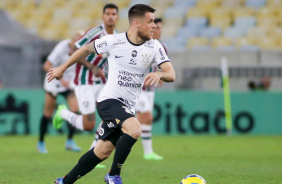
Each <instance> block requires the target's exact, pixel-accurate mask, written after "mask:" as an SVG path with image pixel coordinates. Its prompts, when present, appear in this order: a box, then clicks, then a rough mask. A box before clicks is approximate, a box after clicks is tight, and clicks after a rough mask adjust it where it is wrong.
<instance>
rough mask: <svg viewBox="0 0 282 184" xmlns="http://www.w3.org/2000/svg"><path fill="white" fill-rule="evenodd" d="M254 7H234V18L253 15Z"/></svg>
mask: <svg viewBox="0 0 282 184" xmlns="http://www.w3.org/2000/svg"><path fill="white" fill-rule="evenodd" d="M254 13H255V12H254V9H252V8H236V9H235V10H234V11H233V17H234V19H237V18H241V17H251V16H254Z"/></svg>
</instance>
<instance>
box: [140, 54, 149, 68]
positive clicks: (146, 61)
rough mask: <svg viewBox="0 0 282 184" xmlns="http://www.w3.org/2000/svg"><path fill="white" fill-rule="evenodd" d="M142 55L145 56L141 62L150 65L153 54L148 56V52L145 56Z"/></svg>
mask: <svg viewBox="0 0 282 184" xmlns="http://www.w3.org/2000/svg"><path fill="white" fill-rule="evenodd" d="M142 57H143V60H142V61H141V63H142V64H143V65H144V66H148V65H149V63H150V57H151V55H149V56H148V54H145V56H144V55H143V54H142Z"/></svg>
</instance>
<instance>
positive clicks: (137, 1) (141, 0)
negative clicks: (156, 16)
mask: <svg viewBox="0 0 282 184" xmlns="http://www.w3.org/2000/svg"><path fill="white" fill-rule="evenodd" d="M151 3H152V2H151V0H131V1H130V4H129V6H130V7H131V6H133V5H135V4H147V5H151Z"/></svg>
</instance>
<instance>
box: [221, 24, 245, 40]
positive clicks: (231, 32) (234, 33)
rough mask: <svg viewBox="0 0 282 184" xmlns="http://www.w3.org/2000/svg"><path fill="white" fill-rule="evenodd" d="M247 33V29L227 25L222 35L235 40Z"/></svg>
mask: <svg viewBox="0 0 282 184" xmlns="http://www.w3.org/2000/svg"><path fill="white" fill-rule="evenodd" d="M246 34H247V31H246V30H245V29H244V28H240V27H229V28H227V29H226V30H225V33H224V36H225V37H227V38H230V39H231V40H233V41H235V40H236V39H238V38H241V37H243V36H245V35H246Z"/></svg>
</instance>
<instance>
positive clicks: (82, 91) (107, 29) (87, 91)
mask: <svg viewBox="0 0 282 184" xmlns="http://www.w3.org/2000/svg"><path fill="white" fill-rule="evenodd" d="M102 19H103V22H104V23H103V24H101V25H99V26H97V27H94V28H91V29H89V30H88V31H87V32H86V33H85V34H84V35H83V36H82V37H81V38H80V39H79V40H78V41H77V42H76V43H75V47H74V48H73V52H74V51H75V50H77V49H79V48H81V47H82V46H84V45H86V44H88V43H90V42H93V41H94V40H96V39H99V38H102V37H103V36H105V35H107V34H116V33H117V32H116V30H115V25H116V22H117V20H118V7H117V6H116V5H115V4H106V5H105V6H104V8H103V14H102ZM86 61H87V62H89V63H90V64H91V68H89V67H87V66H84V65H81V64H76V69H75V73H76V74H75V78H74V84H75V87H74V89H75V95H76V97H77V100H78V105H79V110H80V112H81V114H82V115H78V114H75V113H73V112H71V111H69V110H68V109H67V108H66V106H65V105H61V106H59V108H58V111H57V112H56V115H55V117H54V121H56V120H57V119H61V118H63V119H65V120H67V121H68V122H69V123H70V124H72V125H73V126H74V127H76V128H78V129H80V130H86V131H92V130H93V128H94V127H95V124H96V122H95V109H96V101H97V99H98V96H99V94H100V91H101V90H102V89H103V87H104V85H105V83H106V77H105V75H106V74H105V75H104V73H106V72H104V71H105V70H104V66H105V64H106V63H107V54H103V55H97V54H90V55H88V56H87V57H86ZM102 69H103V71H102ZM94 72H95V73H94ZM93 74H94V75H93ZM99 127H100V126H99ZM58 128H59V127H58ZM98 129H99V128H97V130H98ZM97 139H98V132H97V131H96V133H95V140H94V141H93V143H92V145H91V147H90V148H93V147H94V146H95V144H96V141H97Z"/></svg>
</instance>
